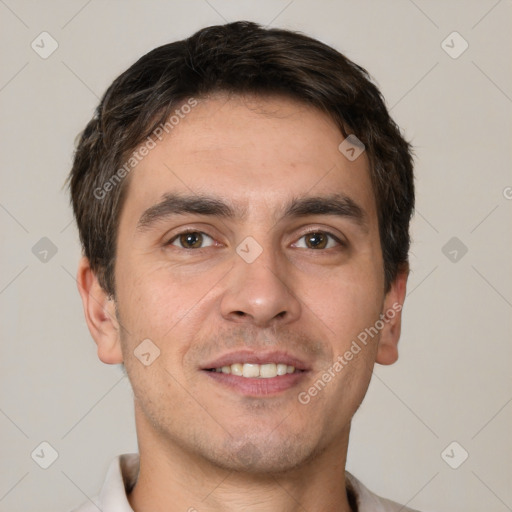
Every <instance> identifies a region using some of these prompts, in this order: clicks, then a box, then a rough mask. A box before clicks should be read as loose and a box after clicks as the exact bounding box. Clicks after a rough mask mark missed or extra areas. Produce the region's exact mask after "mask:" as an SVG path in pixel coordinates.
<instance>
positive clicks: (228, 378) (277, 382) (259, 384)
mask: <svg viewBox="0 0 512 512" xmlns="http://www.w3.org/2000/svg"><path fill="white" fill-rule="evenodd" d="M204 373H206V374H207V375H208V376H209V377H210V378H211V379H213V380H215V381H216V382H218V383H219V384H222V385H224V386H227V387H228V388H231V389H233V390H234V391H237V392H238V393H241V394H242V395H247V396H254V397H263V396H265V397H268V396H270V395H276V394H278V393H282V392H283V391H287V390H289V389H291V388H293V387H295V386H297V384H299V382H300V381H302V380H303V379H304V378H305V376H306V374H307V373H308V372H306V371H302V372H297V373H287V374H286V375H279V376H277V377H271V378H269V379H263V378H248V377H239V376H238V375H232V374H228V373H221V372H212V371H204Z"/></svg>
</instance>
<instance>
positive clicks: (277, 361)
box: [201, 352, 310, 397]
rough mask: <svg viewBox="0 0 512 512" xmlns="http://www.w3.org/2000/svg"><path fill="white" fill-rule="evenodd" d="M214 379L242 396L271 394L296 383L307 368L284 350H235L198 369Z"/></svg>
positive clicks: (308, 369) (305, 372) (306, 371)
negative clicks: (255, 351) (269, 351)
mask: <svg viewBox="0 0 512 512" xmlns="http://www.w3.org/2000/svg"><path fill="white" fill-rule="evenodd" d="M201 370H203V371H204V372H205V373H206V375H207V376H208V377H210V378H211V379H213V380H214V381H215V382H217V383H219V384H221V385H223V386H227V387H229V388H231V389H232V390H235V391H237V392H239V393H241V394H243V395H248V396H265V397H268V396H269V395H274V394H277V393H280V392H283V391H286V390H288V389H290V388H292V387H294V386H296V385H297V384H298V383H299V381H301V380H302V379H303V378H304V376H305V375H306V374H307V373H308V372H309V371H310V368H309V367H308V366H307V365H306V363H304V362H303V361H301V360H300V359H298V358H296V357H293V356H291V355H289V354H286V353H277V352H273V353H254V352H237V353H236V354H228V355H226V356H223V357H221V358H218V359H216V360H215V361H213V362H211V363H208V364H207V365H206V366H204V367H203V368H201Z"/></svg>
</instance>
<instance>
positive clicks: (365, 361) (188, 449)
mask: <svg viewBox="0 0 512 512" xmlns="http://www.w3.org/2000/svg"><path fill="white" fill-rule="evenodd" d="M342 140H343V136H342V134H341V133H340V131H339V129H338V128H337V127H336V125H335V124H334V123H333V122H332V121H331V120H330V119H329V118H328V117H327V116H326V115H325V114H324V113H321V112H319V111H317V110H316V109H314V108H312V107H309V106H306V105H304V104H301V103H297V102H295V101H294V100H291V99H287V98H282V97H265V98H257V97H244V98H241V97H238V96H231V97H228V96H225V95H215V96H212V97H209V98H206V99H203V100H201V101H200V102H199V104H198V105H197V106H196V107H195V108H194V109H193V110H192V111H191V112H190V113H189V114H188V115H187V116H186V117H185V118H184V119H182V120H181V121H180V123H179V125H178V126H176V127H175V128H174V130H173V131H172V132H171V133H170V135H168V136H166V138H164V139H163V140H162V141H161V142H159V143H158V144H157V147H156V148H155V149H153V150H152V151H150V153H149V154H148V155H147V156H146V157H145V158H144V159H143V160H142V161H141V162H140V163H139V165H138V166H137V168H136V170H135V171H133V173H132V174H131V175H130V178H129V180H130V181H129V184H128V194H127V198H126V202H125V204H124V206H123V210H122V213H121V217H120V226H119V234H118V240H117V259H116V267H115V280H116V298H115V301H114V300H111V299H109V297H108V295H107V294H106V293H105V292H104V291H103V290H102V289H101V287H100V285H99V283H98V281H97V279H96V276H95V274H94V272H92V271H91V269H90V266H89V263H88V260H87V259H86V258H82V260H81V262H80V265H79V270H78V284H79V290H80V293H81V296H82V299H83V304H84V311H85V316H86V320H87V323H88V326H89V329H90V331H91V334H92V336H93V338H94V340H95V342H96V344H97V347H98V356H99V358H100V359H101V360H102V361H103V362H105V363H108V364H118V363H121V362H124V364H125V367H126V370H127V373H128V376H129V379H130V381H131V384H132V387H133V390H134V395H135V419H136V427H137V436H138V442H139V451H140V457H141V465H140V473H139V478H138V482H137V485H136V486H135V488H134V490H133V492H132V493H131V494H130V495H129V501H130V504H131V506H132V508H133V509H134V510H135V511H136V512H139V511H140V512H142V511H143V510H152V511H155V512H159V511H162V512H163V511H164V510H165V511H174V510H176V511H178V510H180V511H183V510H188V509H190V508H191V507H193V508H195V509H197V510H198V511H201V512H202V511H221V510H222V511H234V510H241V509H243V510H247V511H260V510H261V511H263V510H265V511H268V510H280V511H290V512H291V511H296V510H304V509H305V510H322V511H331V510H337V511H339V510H343V511H348V510H350V507H349V504H348V501H347V493H346V488H345V485H344V471H345V461H346V454H347V447H348V438H349V431H350V422H351V418H352V416H353V415H354V413H355V412H356V410H357V408H358V407H359V405H360V403H361V401H362V400H363V397H364V395H365V393H366V390H367V387H368V384H369V380H370V377H371V370H372V368H373V366H374V364H375V362H377V363H380V364H392V363H393V362H394V361H395V360H396V359H397V357H398V353H397V343H398V339H399V336H400V322H401V315H400V313H399V312H397V313H396V314H395V315H394V318H392V319H389V321H388V322H386V323H385V326H384V327H383V328H382V329H381V330H380V332H379V335H378V336H375V337H374V338H373V339H372V340H371V341H370V342H369V343H368V344H367V345H366V346H365V347H363V348H362V350H361V351H360V352H359V353H358V354H357V355H355V356H354V358H353V359H352V360H351V361H350V362H348V364H347V365H346V366H345V367H344V368H343V369H342V371H340V372H338V373H336V376H335V378H333V379H332V380H331V381H330V382H329V383H328V384H327V385H326V386H325V388H324V389H323V390H322V391H321V392H319V393H318V394H317V395H316V396H315V397H313V398H311V401H310V402H309V403H308V404H307V405H304V404H302V403H300V401H299V400H298V398H297V396H298V393H299V392H301V391H305V390H306V391H307V390H308V388H310V386H312V384H313V383H314V382H315V381H317V380H318V378H320V377H321V375H322V373H323V372H324V371H325V370H327V369H328V368H329V367H331V366H332V365H333V362H334V361H335V360H336V358H337V357H338V356H339V355H342V354H344V353H345V352H346V351H347V350H348V349H349V348H350V345H351V343H352V341H353V340H354V339H356V338H357V335H358V334H359V333H360V332H362V331H363V330H364V329H365V328H368V327H370V326H373V325H374V324H375V322H376V321H377V320H378V319H379V315H380V314H381V313H385V312H386V311H388V310H389V309H392V308H393V305H395V307H396V304H400V305H401V304H403V301H404V297H405V288H406V281H407V274H406V273H405V272H404V273H400V274H399V275H398V276H397V277H396V279H395V280H394V282H393V283H392V284H391V288H390V290H389V291H388V292H387V293H385V289H384V269H383V260H382V251H381V246H380V240H379V231H378V221H377V213H376V205H375V198H374V196H373V192H372V188H371V182H370V177H369V173H368V160H367V158H366V156H365V154H364V153H363V154H362V155H361V156H360V157H359V158H357V159H356V160H355V161H353V162H350V161H349V160H348V159H347V158H345V156H344V155H343V154H342V153H340V151H339V150H338V145H339V144H340V142H342ZM165 193H173V194H182V195H189V196H190V195H191V196H195V197H197V196H208V197H213V198H216V199H219V200H222V201H223V202H224V203H226V204H228V205H229V206H231V207H232V209H233V210H234V214H235V215H234V216H233V217H222V216H218V215H203V214H197V213H187V214H180V215H170V216H168V217H167V218H164V219H160V220H159V221H158V222H156V223H155V224H153V225H151V226H148V227H146V229H144V230H141V229H137V223H138V222H139V219H140V217H141V216H142V215H143V213H144V212H145V211H146V210H147V209H148V208H150V207H151V206H153V205H155V204H157V203H159V202H160V201H161V200H162V196H163V194H165ZM333 194H340V195H344V196H347V197H349V198H350V199H351V200H352V201H353V202H354V203H355V204H357V205H358V206H359V207H360V210H361V211H362V212H363V221H364V222H362V223H361V222H359V221H358V220H357V219H354V218H352V217H351V216H346V215H345V216H340V215H334V214H318V213H314V214H306V215H303V216H300V217H294V216H291V217H290V216H288V217H283V208H284V205H287V204H289V203H290V201H292V200H294V199H297V198H307V197H317V198H318V197H320V198H322V197H327V196H332V195H333ZM185 229H190V230H193V231H196V232H203V233H205V234H206V235H208V237H210V238H203V240H206V242H205V247H203V248H198V249H190V248H187V249H185V248H182V247H180V246H179V240H180V238H176V236H177V235H178V234H179V233H182V232H183V231H184V230H185ZM310 232H315V233H319V232H320V233H323V235H322V234H320V235H317V237H318V236H320V240H322V243H325V242H326V240H327V241H328V244H327V246H325V248H322V247H323V246H322V243H321V244H320V248H315V247H311V245H309V246H308V244H306V241H307V240H309V238H308V237H307V236H306V237H305V234H306V233H310ZM325 233H332V234H333V235H334V236H335V237H337V238H338V239H339V240H340V241H342V242H343V243H342V244H341V243H338V242H336V241H335V239H333V238H330V237H327V238H325ZM248 236H251V237H252V238H253V239H254V240H256V241H257V243H258V244H259V246H260V247H261V249H262V252H261V254H260V255H259V256H258V257H257V258H256V259H255V261H253V262H252V263H247V262H246V261H245V260H244V259H243V258H241V257H240V255H239V254H238V253H237V252H236V248H237V246H238V245H239V244H240V243H241V242H242V241H244V239H246V237H248ZM195 240H197V238H196V239H195ZM315 240H317V241H318V238H316V239H315ZM169 241H171V243H169ZM246 247H247V246H246ZM148 338H149V339H150V340H152V342H153V343H154V344H155V345H156V346H158V348H159V350H160V356H159V357H158V358H157V359H156V360H155V361H154V362H153V363H152V364H151V365H149V366H144V365H143V364H141V362H140V361H139V360H138V359H137V358H136V357H135V356H134V350H135V349H136V347H137V346H138V345H139V344H140V343H141V341H142V340H144V339H148ZM240 348H243V349H246V350H248V351H254V352H258V351H262V350H263V351H269V350H280V351H282V352H284V353H287V354H292V355H294V356H296V357H298V358H300V359H302V360H303V361H305V362H306V363H307V365H308V369H309V371H308V372H305V373H304V374H302V376H301V380H300V382H299V384H298V385H296V386H293V387H291V388H290V389H287V390H285V391H283V392H280V393H277V394H275V393H274V394H269V395H268V396H266V395H259V396H247V395H245V394H244V393H241V392H239V391H238V390H235V389H232V388H229V387H227V386H225V385H223V384H221V383H219V382H217V381H215V380H214V379H212V378H211V375H209V374H208V372H205V371H203V370H202V368H203V366H204V364H206V363H207V362H208V361H212V360H213V359H215V358H217V357H219V356H222V355H223V354H226V353H229V352H231V351H233V350H237V349H240ZM241 362H243V361H241ZM192 510H193V509H192Z"/></svg>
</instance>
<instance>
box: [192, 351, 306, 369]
mask: <svg viewBox="0 0 512 512" xmlns="http://www.w3.org/2000/svg"><path fill="white" fill-rule="evenodd" d="M236 363H249V364H267V363H276V364H279V363H281V364H286V365H288V366H294V367H295V368H296V369H297V370H304V371H305V370H309V369H310V368H309V366H308V365H307V364H306V363H305V362H304V361H303V360H302V359H300V358H298V357H297V356H294V355H292V354H290V353H288V352H284V351H275V350H273V351H264V350H260V351H254V350H238V351H236V352H229V353H228V354H224V355H222V356H220V357H218V358H217V359H214V360H212V361H211V362H208V363H207V364H205V365H202V366H201V368H202V369H203V370H210V369H212V368H221V367H222V366H231V365H232V364H236Z"/></svg>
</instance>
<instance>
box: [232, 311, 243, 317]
mask: <svg viewBox="0 0 512 512" xmlns="http://www.w3.org/2000/svg"><path fill="white" fill-rule="evenodd" d="M233 314H235V315H236V316H240V317H242V316H245V313H244V312H243V311H233Z"/></svg>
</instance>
